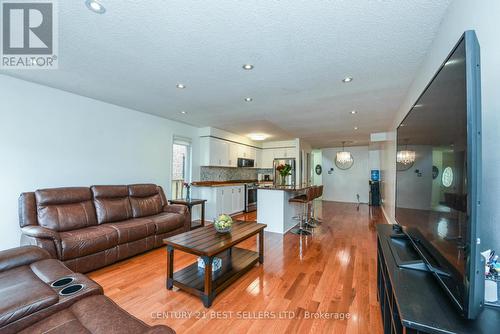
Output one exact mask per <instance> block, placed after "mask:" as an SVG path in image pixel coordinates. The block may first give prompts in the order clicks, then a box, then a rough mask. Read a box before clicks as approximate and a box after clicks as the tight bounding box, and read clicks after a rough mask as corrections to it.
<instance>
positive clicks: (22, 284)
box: [0, 266, 59, 327]
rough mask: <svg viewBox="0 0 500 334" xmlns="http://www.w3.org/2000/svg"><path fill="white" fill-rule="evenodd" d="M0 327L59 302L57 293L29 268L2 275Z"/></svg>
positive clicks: (23, 267) (5, 272) (0, 276)
mask: <svg viewBox="0 0 500 334" xmlns="http://www.w3.org/2000/svg"><path fill="white" fill-rule="evenodd" d="M0 296H1V299H0V300H1V302H0V327H3V326H5V325H7V324H9V323H12V322H14V321H16V320H18V319H21V318H24V317H26V316H28V315H30V314H32V313H35V312H37V311H39V310H41V309H44V308H46V307H49V306H51V305H54V304H56V303H57V302H58V301H59V296H58V295H57V293H56V292H55V291H54V290H52V288H50V286H48V285H47V284H45V283H44V282H42V281H41V280H40V279H39V278H38V277H37V276H36V275H35V274H34V273H33V272H32V271H31V269H30V267H29V266H21V267H17V268H14V269H10V270H7V271H4V272H1V273H0Z"/></svg>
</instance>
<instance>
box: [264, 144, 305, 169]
mask: <svg viewBox="0 0 500 334" xmlns="http://www.w3.org/2000/svg"><path fill="white" fill-rule="evenodd" d="M295 151H296V149H295V147H285V148H265V149H263V150H262V153H261V154H262V159H261V160H262V162H261V166H260V167H262V168H273V161H274V159H282V158H297V156H296V154H295Z"/></svg>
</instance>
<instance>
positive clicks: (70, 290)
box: [59, 284, 85, 296]
mask: <svg viewBox="0 0 500 334" xmlns="http://www.w3.org/2000/svg"><path fill="white" fill-rule="evenodd" d="M83 288H85V286H84V285H83V284H73V285H70V286H67V287H65V288H64V289H62V290H61V291H59V294H60V295H61V296H71V295H73V294H75V293H77V292H79V291H82V290H83Z"/></svg>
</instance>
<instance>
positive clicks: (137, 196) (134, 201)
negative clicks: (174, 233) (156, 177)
mask: <svg viewBox="0 0 500 334" xmlns="http://www.w3.org/2000/svg"><path fill="white" fill-rule="evenodd" d="M128 190H129V196H130V197H129V198H130V204H131V206H132V215H133V217H134V218H139V217H146V216H152V215H156V214H158V213H160V212H161V211H162V207H163V205H162V199H161V195H160V191H159V189H158V186H157V185H155V184H135V185H130V186H128Z"/></svg>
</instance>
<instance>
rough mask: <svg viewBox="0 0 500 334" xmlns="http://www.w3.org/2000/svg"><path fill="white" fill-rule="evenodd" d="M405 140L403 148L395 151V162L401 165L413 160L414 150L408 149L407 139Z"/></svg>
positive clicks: (410, 162) (414, 156)
mask: <svg viewBox="0 0 500 334" xmlns="http://www.w3.org/2000/svg"><path fill="white" fill-rule="evenodd" d="M405 142H406V145H405V149H404V150H402V151H398V152H397V153H396V162H398V163H400V164H403V165H410V164H413V163H414V162H415V158H416V153H415V151H409V150H408V139H406V140H405Z"/></svg>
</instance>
